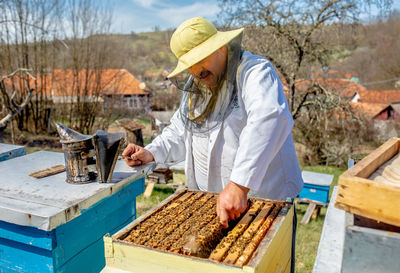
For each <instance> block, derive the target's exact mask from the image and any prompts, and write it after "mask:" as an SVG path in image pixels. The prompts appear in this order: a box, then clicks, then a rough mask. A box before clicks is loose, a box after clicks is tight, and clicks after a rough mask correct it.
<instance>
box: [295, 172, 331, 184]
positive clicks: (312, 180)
mask: <svg viewBox="0 0 400 273" xmlns="http://www.w3.org/2000/svg"><path fill="white" fill-rule="evenodd" d="M301 176H302V177H303V181H304V183H307V184H312V185H318V186H328V187H329V186H330V185H331V184H332V181H333V175H331V174H324V173H316V172H309V171H302V172H301Z"/></svg>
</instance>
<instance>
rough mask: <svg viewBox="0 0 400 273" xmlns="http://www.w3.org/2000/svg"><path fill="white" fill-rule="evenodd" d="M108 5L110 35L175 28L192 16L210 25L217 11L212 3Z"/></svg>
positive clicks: (148, 0)
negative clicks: (110, 14)
mask: <svg viewBox="0 0 400 273" xmlns="http://www.w3.org/2000/svg"><path fill="white" fill-rule="evenodd" d="M112 3H113V15H114V16H113V17H114V21H113V28H112V30H113V31H112V32H114V33H131V32H135V33H139V32H146V31H153V30H154V29H155V27H158V28H159V29H161V30H165V29H171V28H176V27H177V26H178V25H179V24H180V23H182V22H183V21H184V20H186V19H189V18H191V17H195V16H202V17H204V18H206V19H207V20H210V21H214V20H216V18H217V14H218V13H219V10H220V9H219V7H218V3H217V1H213V0H170V1H163V0H114V1H112Z"/></svg>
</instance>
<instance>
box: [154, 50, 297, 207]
mask: <svg viewBox="0 0 400 273" xmlns="http://www.w3.org/2000/svg"><path fill="white" fill-rule="evenodd" d="M236 80H237V96H236V98H235V99H234V102H233V104H232V106H231V107H232V108H233V109H232V112H231V113H230V114H229V116H228V117H227V118H226V119H225V120H224V121H223V123H222V124H221V126H219V127H217V128H215V129H213V130H212V131H211V132H210V137H209V146H208V191H214V192H220V191H222V189H223V188H224V187H225V185H226V184H227V183H229V181H233V182H235V183H237V184H240V185H242V186H245V187H248V188H250V193H249V195H251V196H259V197H263V198H269V199H274V200H285V199H286V198H288V197H290V198H294V197H296V196H297V195H298V193H299V192H300V190H301V189H302V187H303V180H302V178H301V172H300V168H299V163H298V160H297V157H296V152H295V148H294V143H293V137H292V134H291V130H292V127H293V119H292V116H291V114H290V112H289V109H288V104H287V101H286V98H285V95H284V93H283V89H282V83H281V82H280V80H279V78H278V76H277V74H276V72H275V70H274V68H273V66H272V64H271V63H270V62H269V61H268V60H266V59H265V58H263V57H260V56H257V55H253V54H251V53H250V52H247V51H246V52H244V53H243V56H242V59H241V62H240V64H239V67H238V71H237V76H236ZM178 115H180V113H179V111H177V112H176V113H175V114H174V116H173V117H172V119H171V124H170V125H169V126H168V127H166V128H165V129H164V131H163V132H162V134H161V135H160V136H158V137H157V138H156V139H154V141H153V142H152V143H151V144H149V145H148V146H146V149H147V150H149V151H150V152H151V153H152V154H153V156H154V159H155V161H156V162H157V163H164V164H175V163H178V162H181V161H183V160H185V162H186V164H185V172H186V177H187V183H188V186H189V187H190V188H195V189H197V184H196V181H195V179H194V172H193V156H192V135H191V133H190V132H189V131H187V130H185V127H184V125H183V124H182V122H181V119H180V118H179V117H178Z"/></svg>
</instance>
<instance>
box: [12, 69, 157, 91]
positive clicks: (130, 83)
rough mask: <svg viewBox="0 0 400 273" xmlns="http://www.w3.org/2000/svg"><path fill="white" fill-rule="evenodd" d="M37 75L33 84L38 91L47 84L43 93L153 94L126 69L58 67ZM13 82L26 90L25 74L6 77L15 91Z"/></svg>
mask: <svg viewBox="0 0 400 273" xmlns="http://www.w3.org/2000/svg"><path fill="white" fill-rule="evenodd" d="M35 78H36V86H35V82H34V80H33V79H32V78H29V85H30V88H36V89H37V91H36V93H38V92H39V91H40V90H41V89H42V86H43V87H44V90H42V92H43V94H47V95H53V96H76V95H82V96H91V95H96V94H97V95H103V94H105V95H113V94H116V95H148V94H149V93H148V92H147V91H145V90H143V86H142V85H141V84H140V82H139V80H137V79H136V78H135V76H133V75H132V74H131V73H129V72H128V71H127V70H125V69H104V70H91V69H89V70H80V71H78V73H76V72H75V71H74V70H69V69H65V70H64V69H54V70H53V71H52V73H51V74H44V75H36V76H35ZM12 82H14V85H15V86H16V88H15V89H17V90H23V92H25V90H26V88H25V81H23V80H22V77H21V76H18V75H17V76H14V77H13V79H12V80H11V79H9V78H8V79H6V80H5V84H6V86H7V89H8V90H9V91H12V87H11V86H12ZM22 86H23V88H21V87H22ZM78 89H79V90H78ZM34 94H35V93H34Z"/></svg>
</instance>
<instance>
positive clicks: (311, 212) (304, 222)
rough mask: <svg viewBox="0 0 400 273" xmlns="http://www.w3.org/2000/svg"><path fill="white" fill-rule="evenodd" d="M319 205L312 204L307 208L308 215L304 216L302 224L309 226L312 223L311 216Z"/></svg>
mask: <svg viewBox="0 0 400 273" xmlns="http://www.w3.org/2000/svg"><path fill="white" fill-rule="evenodd" d="M316 206H317V204H315V203H310V204H309V205H308V207H307V210H306V213H305V214H304V216H303V219H301V223H302V224H305V225H306V224H308V222H310V218H311V215H312V214H313V212H314V210H315V208H316Z"/></svg>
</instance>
